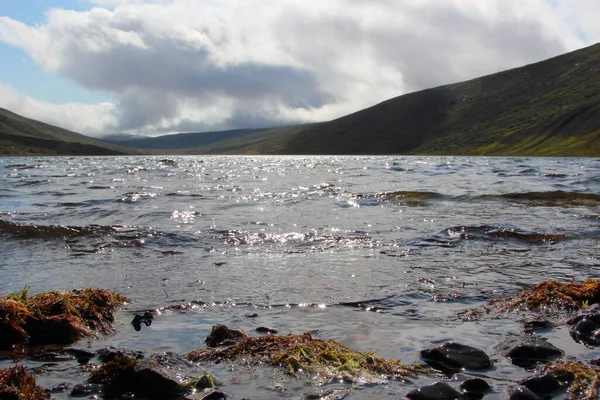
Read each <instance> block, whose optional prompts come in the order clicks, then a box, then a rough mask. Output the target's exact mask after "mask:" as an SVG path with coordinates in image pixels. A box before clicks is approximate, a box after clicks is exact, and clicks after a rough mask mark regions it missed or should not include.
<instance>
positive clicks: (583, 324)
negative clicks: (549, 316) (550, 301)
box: [567, 304, 600, 346]
mask: <svg viewBox="0 0 600 400" xmlns="http://www.w3.org/2000/svg"><path fill="white" fill-rule="evenodd" d="M567 325H569V326H570V329H569V334H570V335H571V337H572V338H573V340H575V341H576V342H579V343H583V344H586V345H589V346H599V345H600V335H599V333H598V331H599V330H600V304H593V305H591V306H590V307H586V308H584V309H583V310H580V311H579V312H578V313H577V314H576V315H574V316H572V317H571V318H569V319H568V320H567Z"/></svg>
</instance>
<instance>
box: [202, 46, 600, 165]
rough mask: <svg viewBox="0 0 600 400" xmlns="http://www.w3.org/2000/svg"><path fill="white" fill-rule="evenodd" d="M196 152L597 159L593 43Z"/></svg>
mask: <svg viewBox="0 0 600 400" xmlns="http://www.w3.org/2000/svg"><path fill="white" fill-rule="evenodd" d="M196 152H207V153H246V154H448V155H451V154H456V155H459V154H463V155H531V156H599V155H600V44H596V45H594V46H590V47H587V48H584V49H581V50H577V51H574V52H571V53H567V54H564V55H561V56H558V57H554V58H551V59H549V60H546V61H541V62H538V63H535V64H530V65H527V66H524V67H521V68H516V69H512V70H508V71H504V72H500V73H496V74H493V75H487V76H484V77H481V78H477V79H473V80H470V81H466V82H461V83H456V84H452V85H446V86H441V87H437V88H433V89H427V90H423V91H419V92H415V93H410V94H406V95H403V96H400V97H396V98H393V99H391V100H387V101H385V102H383V103H380V104H377V105H375V106H373V107H370V108H367V109H365V110H362V111H358V112H356V113H354V114H351V115H348V116H345V117H342V118H339V119H336V120H333V121H330V122H323V123H318V124H312V125H306V126H296V127H286V128H276V129H272V130H268V131H265V132H263V133H259V134H256V135H250V136H248V137H246V138H244V139H242V140H229V141H225V142H219V143H216V144H215V145H213V146H209V147H207V148H204V149H196Z"/></svg>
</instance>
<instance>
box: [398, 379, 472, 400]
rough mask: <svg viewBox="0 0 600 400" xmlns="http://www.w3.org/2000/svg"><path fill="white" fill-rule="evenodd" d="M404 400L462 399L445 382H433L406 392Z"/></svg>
mask: <svg viewBox="0 0 600 400" xmlns="http://www.w3.org/2000/svg"><path fill="white" fill-rule="evenodd" d="M406 398H407V399H410V400H455V399H462V398H463V395H462V394H461V393H460V392H459V391H457V390H456V389H454V388H453V387H452V386H450V385H448V384H447V383H445V382H435V383H432V384H431V385H426V386H421V387H420V388H418V389H415V390H412V391H410V392H408V393H407V394H406Z"/></svg>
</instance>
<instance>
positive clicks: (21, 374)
mask: <svg viewBox="0 0 600 400" xmlns="http://www.w3.org/2000/svg"><path fill="white" fill-rule="evenodd" d="M0 398H1V399H5V400H40V399H49V398H50V395H49V394H48V392H46V390H44V389H43V388H42V387H40V386H38V385H37V384H36V382H35V378H34V377H33V375H31V374H30V373H29V371H28V370H27V368H25V367H23V366H21V365H16V366H14V367H11V368H4V369H0Z"/></svg>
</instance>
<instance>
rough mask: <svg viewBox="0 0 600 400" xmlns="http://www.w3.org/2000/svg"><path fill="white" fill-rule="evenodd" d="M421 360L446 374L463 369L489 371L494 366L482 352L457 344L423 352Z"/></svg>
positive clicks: (451, 343) (443, 345)
mask: <svg viewBox="0 0 600 400" xmlns="http://www.w3.org/2000/svg"><path fill="white" fill-rule="evenodd" d="M421 358H422V359H423V361H425V362H426V363H427V364H429V365H430V366H431V367H432V368H434V369H438V370H440V371H442V372H445V373H454V372H458V371H461V370H463V369H471V370H481V369H488V368H490V367H491V366H492V362H491V361H490V358H489V357H488V355H487V354H485V353H484V352H483V351H482V350H479V349H477V348H475V347H471V346H466V345H463V344H459V343H456V342H446V343H444V344H442V345H441V346H438V347H434V348H432V349H426V350H423V351H421Z"/></svg>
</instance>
